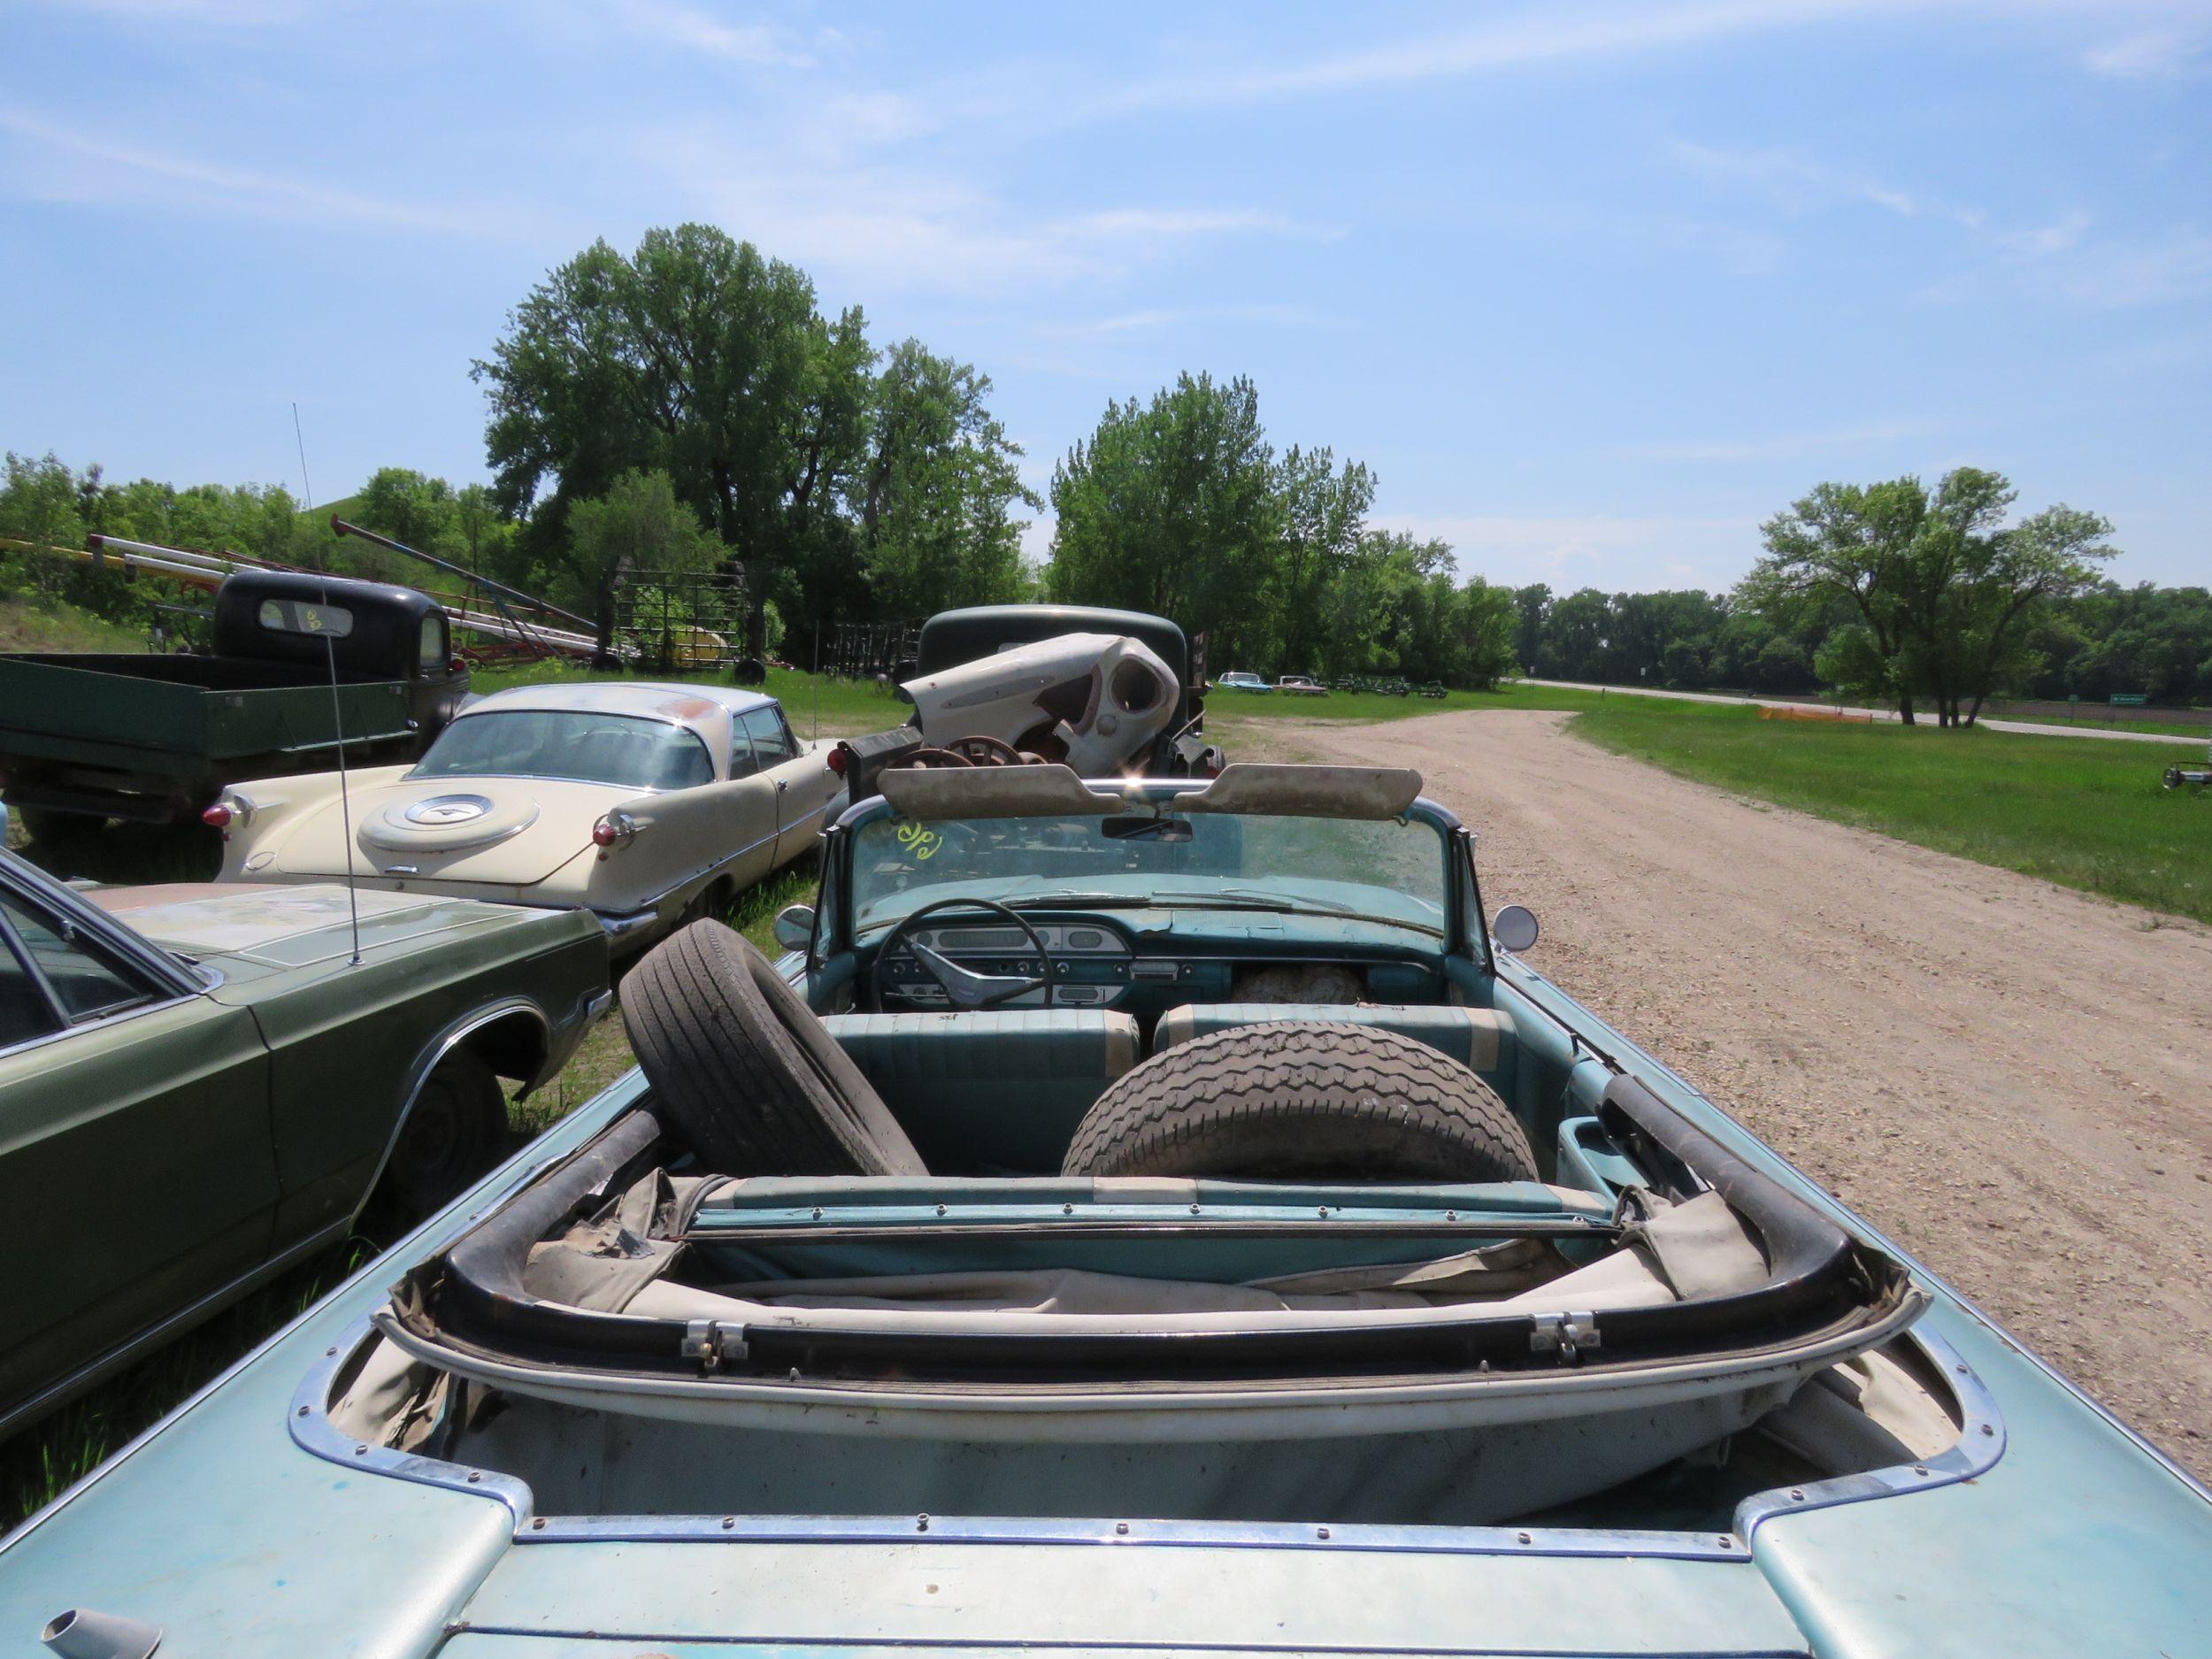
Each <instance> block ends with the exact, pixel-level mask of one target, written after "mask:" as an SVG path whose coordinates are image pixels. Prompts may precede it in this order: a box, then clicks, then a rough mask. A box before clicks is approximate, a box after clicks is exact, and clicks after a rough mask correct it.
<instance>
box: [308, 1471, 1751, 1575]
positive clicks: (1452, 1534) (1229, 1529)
mask: <svg viewBox="0 0 2212 1659" xmlns="http://www.w3.org/2000/svg"><path fill="white" fill-rule="evenodd" d="M346 1461H348V1462H349V1463H357V1462H359V1461H360V1460H359V1459H356V1458H348V1459H347V1460H346ZM448 1467H450V1465H448ZM487 1479H489V1477H487ZM471 1489H472V1490H480V1489H481V1486H480V1485H479V1486H477V1487H473V1488H471ZM709 1539H716V1540H722V1539H726V1540H731V1541H733V1542H737V1543H749V1544H764V1543H797V1544H1107V1545H1115V1546H1142V1545H1152V1546H1155V1547H1165V1548H1180V1549H1337V1550H1344V1549H1349V1550H1358V1551H1363V1552H1370V1553H1373V1552H1391V1553H1411V1554H1425V1555H1568V1556H1592V1555H1601V1556H1607V1557H1610V1558H1613V1559H1618V1558H1620V1557H1623V1556H1641V1557H1644V1558H1646V1559H1651V1560H1664V1561H1748V1560H1750V1559H1751V1552H1750V1551H1749V1550H1747V1549H1746V1548H1744V1547H1743V1545H1742V1544H1741V1543H1740V1542H1739V1541H1738V1540H1737V1539H1736V1538H1735V1536H1734V1535H1733V1534H1731V1533H1723V1532H1614V1531H1608V1530H1605V1529H1602V1528H1597V1527H1591V1528H1586V1529H1585V1528H1577V1527H1515V1526H1387V1525H1365V1524H1355V1525H1340V1524H1338V1523H1335V1522H1322V1523H1309V1522H1304V1521H1148V1520H1142V1519H1138V1518H1134V1517H1133V1518H1131V1519H1129V1520H1125V1521H1118V1520H1112V1519H1101V1518H1085V1519H1059V1518H1054V1519H1032V1518H1029V1517H1020V1516H1014V1517H996V1516H968V1515H947V1516H938V1515H859V1516H847V1515H827V1516H812V1515H722V1516H713V1515H704V1516H700V1515H690V1516H662V1515H585V1516H546V1517H542V1522H541V1521H539V1520H536V1519H534V1520H532V1521H531V1522H530V1523H529V1525H527V1526H526V1527H525V1528H523V1529H522V1530H520V1531H518V1532H517V1533H516V1535H515V1542H517V1543H518V1544H562V1543H566V1544H577V1543H601V1544H606V1543H672V1542H680V1541H692V1542H697V1541H701V1540H709Z"/></svg>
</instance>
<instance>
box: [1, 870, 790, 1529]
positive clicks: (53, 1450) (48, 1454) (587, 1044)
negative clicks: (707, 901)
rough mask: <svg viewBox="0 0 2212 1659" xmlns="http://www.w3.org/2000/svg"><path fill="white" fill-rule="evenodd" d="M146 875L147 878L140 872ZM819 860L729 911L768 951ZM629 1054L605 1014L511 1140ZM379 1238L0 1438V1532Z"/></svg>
mask: <svg viewBox="0 0 2212 1659" xmlns="http://www.w3.org/2000/svg"><path fill="white" fill-rule="evenodd" d="M142 879H143V878H142ZM814 882H815V865H814V862H813V860H811V859H806V860H803V861H801V862H800V863H798V864H794V865H792V866H791V867H790V868H789V869H787V870H786V871H784V872H782V873H781V874H780V875H778V876H775V877H773V878H772V879H769V880H767V881H764V882H762V883H761V884H760V885H759V886H758V887H754V888H753V889H752V890H751V891H749V892H748V893H745V894H742V895H740V896H739V898H738V901H737V902H736V903H735V904H734V905H733V906H732V907H731V909H730V910H729V912H728V913H727V914H726V916H725V917H724V918H723V919H724V920H726V921H727V922H728V923H729V925H730V926H733V927H734V928H736V929H737V930H738V931H739V932H740V933H743V934H744V935H745V937H746V938H748V939H749V940H751V941H753V943H754V944H756V945H757V946H759V947H760V948H761V949H763V950H764V951H766V952H767V953H768V954H769V955H770V956H780V955H781V954H782V948H781V947H780V946H779V945H777V944H776V943H775V942H774V941H773V940H772V938H771V937H770V933H769V928H770V926H771V925H772V923H773V922H774V920H775V918H776V912H777V911H778V910H781V909H783V907H784V906H785V905H787V904H791V903H795V902H798V901H800V900H810V899H811V898H812V897H813V895H814ZM633 1064H635V1062H634V1060H633V1059H632V1058H631V1056H630V1045H629V1041H628V1039H627V1038H626V1037H625V1035H624V1034H623V1030H622V1016H621V1014H620V1012H619V1011H615V1012H611V1013H610V1014H609V1015H608V1016H607V1018H604V1019H603V1020H601V1021H600V1022H599V1024H598V1025H597V1026H595V1028H594V1029H593V1030H592V1032H591V1033H590V1034H589V1035H588V1036H587V1037H586V1038H585V1039H584V1041H583V1043H582V1045H581V1046H580V1048H578V1049H577V1051H576V1055H575V1057H574V1058H573V1059H572V1060H571V1061H570V1062H569V1063H568V1064H567V1066H566V1067H565V1068H564V1069H563V1070H562V1071H561V1073H560V1075H559V1076H558V1077H557V1078H556V1079H554V1080H553V1081H552V1082H550V1083H549V1084H547V1085H546V1086H545V1087H543V1088H542V1089H541V1090H539V1091H538V1092H537V1093H536V1094H534V1095H532V1096H531V1097H530V1099H528V1100H526V1101H519V1102H514V1103H513V1104H512V1105H511V1107H510V1108H509V1114H508V1115H509V1121H510V1122H511V1125H513V1127H514V1130H515V1138H516V1144H517V1145H518V1146H519V1145H521V1144H522V1143H523V1142H524V1141H527V1140H529V1139H530V1138H532V1137H534V1136H535V1135H539V1134H541V1133H544V1132H545V1131H546V1130H547V1129H549V1128H550V1127H552V1125H555V1124H557V1123H558V1122H559V1121H560V1120H561V1119H562V1118H565V1117H566V1116H567V1115H568V1114H569V1113H570V1112H571V1111H572V1110H575V1109H576V1108H577V1107H578V1106H580V1105H582V1104H583V1103H584V1102H586V1101H588V1100H589V1099H590V1098H591V1097H592V1096H593V1095H595V1094H598V1093H599V1092H600V1091H601V1090H602V1089H603V1088H605V1087H607V1085H608V1084H610V1083H611V1082H613V1081H614V1080H615V1079H617V1078H619V1077H620V1076H622V1074H623V1073H624V1072H626V1071H628V1070H629V1069H630V1067H631V1066H632V1065H633ZM375 1254H376V1247H375V1245H374V1244H373V1243H372V1242H371V1241H370V1240H365V1239H359V1238H356V1239H349V1240H346V1241H345V1242H344V1243H343V1244H341V1245H335V1246H334V1247H332V1248H330V1249H328V1250H326V1251H323V1252H321V1253H319V1255H317V1256H314V1257H313V1258H312V1259H311V1260H310V1261H308V1262H306V1263H303V1264H302V1265H300V1266H299V1267H297V1268H295V1269H293V1270H292V1271H290V1272H288V1273H286V1274H285V1275H284V1276H283V1277H282V1278H280V1279H276V1280H274V1281H273V1282H272V1283H271V1284H269V1285H268V1286H265V1287H264V1288H263V1289H261V1290H259V1291H257V1292H256V1293H255V1294H253V1295H251V1296H250V1297H248V1298H246V1299H245V1300H244V1301H243V1302H239V1303H237V1304H236V1305H234V1306H233V1307H231V1308H227V1309H226V1310H224V1311H223V1312H221V1313H219V1314H218V1315H216V1316H215V1317H213V1318H212V1319H211V1320H209V1321H208V1322H207V1323H206V1324H205V1325H201V1326H199V1327H198V1328H197V1329H196V1330H194V1331H192V1332H191V1333H188V1334H187V1335H186V1336H183V1337H181V1338H180V1339H179V1340H176V1341H175V1342H173V1343H171V1344H170V1345H169V1346H167V1347H166V1348H162V1349H161V1350H160V1351H159V1352H157V1353H155V1354H152V1355H150V1356H147V1357H146V1358H145V1359H142V1360H141V1361H140V1362H139V1363H137V1364H135V1365H134V1366H132V1367H131V1368H130V1369H129V1370H127V1371H123V1372H121V1373H120V1374H119V1375H118V1376H116V1377H114V1378H113V1379H110V1380H109V1381H107V1382H104V1383H102V1384H101V1385H100V1386H98V1387H96V1388H93V1389H89V1390H88V1391H87V1392H86V1393H84V1394H81V1395H79V1396H78V1397H77V1398H76V1399H75V1400H73V1401H72V1402H70V1403H69V1404H68V1405H66V1406H65V1407H63V1408H62V1409H61V1410H59V1411H58V1412H56V1413H55V1414H54V1415H53V1416H52V1417H47V1418H45V1419H43V1420H42V1421H41V1422H39V1423H36V1424H34V1425H32V1426H31V1427H30V1428H28V1429H27V1430H25V1431H24V1432H21V1433H19V1434H18V1435H15V1436H14V1437H13V1438H12V1439H10V1440H0V1532H5V1531H6V1530H7V1529H8V1528H10V1527H12V1526H13V1525H15V1524H16V1523H17V1522H19V1521H20V1520H21V1519H23V1518H24V1517H26V1516H27V1515H29V1514H31V1513H32V1512H33V1511H35V1510H36V1509H40V1508H42V1507H43V1506H44V1505H45V1504H47V1503H49V1502H51V1501H52V1500H53V1499H55V1498H56V1497H58V1496H59V1495H60V1494H62V1492H64V1491H65V1490H66V1489H67V1488H68V1487H69V1486H71V1485H72V1484H73V1482H75V1481H77V1480H79V1479H81V1478H82V1477H84V1476H85V1475H87V1474H88V1473H90V1472H91V1471H93V1470H94V1469H96V1468H97V1467H98V1466H99V1465H100V1463H103V1462H104V1460H106V1459H107V1458H109V1457H111V1456H112V1455H114V1454H115V1453H117V1452H118V1451H120V1450H121V1449H122V1448H124V1447H125V1446H127V1444H129V1443H130V1441H131V1440H133V1439H134V1438H135V1437H136V1436H137V1435H139V1434H140V1433H142V1432H143V1431H144V1430H146V1429H147V1428H149V1427H150V1426H151V1425H154V1424H155V1423H157V1422H159V1421H160V1420H161V1418H162V1417H164V1416H165V1415H166V1414H167V1413H169V1412H170V1411H172V1410H173V1409H176V1407H178V1406H179V1405H180V1404H182V1403H183V1402H184V1401H185V1400H186V1399H187V1398H188V1397H189V1396H190V1395H191V1394H194V1393H195V1392H196V1391H197V1390H198V1389H199V1388H200V1387H201V1386H204V1384H205V1383H207V1382H208V1381H209V1380H210V1379H212V1378H213V1377H215V1376H216V1375H218V1374H219V1372H221V1371H223V1370H224V1369H225V1368H226V1367H227V1366H228V1365H230V1364H231V1363H234V1361H236V1360H237V1359H238V1358H239V1357H240V1356H242V1355H244V1354H245V1353H246V1352H247V1351H248V1350H250V1348H253V1347H254V1346H255V1345H256V1344H257V1343H258V1342H260V1341H261V1340H263V1339H264V1338H265V1337H267V1336H268V1335H269V1334H270V1333H272V1332H273V1331H275V1330H277V1329H278V1328H280V1326H282V1325H285V1324H286V1323H287V1322H288V1321H289V1320H291V1319H292V1318H293V1317H296V1315H298V1314H299V1313H300V1312H301V1311H302V1310H304V1309H306V1308H307V1307H309V1306H310V1305H311V1304H312V1303H313V1302H316V1301H317V1300H319V1298H320V1297H321V1296H322V1295H323V1294H325V1293H326V1292H327V1291H329V1290H330V1289H331V1288H332V1287H333V1286H335V1285H336V1284H338V1283H339V1281H340V1280H342V1279H345V1278H346V1277H347V1276H348V1275H349V1274H350V1273H352V1272H353V1271H355V1270H356V1269H357V1268H358V1267H360V1266H361V1265H363V1264H364V1263H367V1262H369V1261H371V1260H372V1259H373V1257H374V1256H375Z"/></svg>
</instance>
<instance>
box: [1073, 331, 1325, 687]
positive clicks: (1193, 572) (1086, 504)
mask: <svg viewBox="0 0 2212 1659" xmlns="http://www.w3.org/2000/svg"><path fill="white" fill-rule="evenodd" d="M1276 481H1277V480H1276V470H1275V455H1274V451H1273V449H1271V447H1270V446H1269V444H1268V442H1267V434H1266V433H1265V431H1264V429H1263V427H1262V426H1261V425H1260V413H1259V394H1258V392H1257V391H1256V390H1255V389H1254V388H1253V385H1252V382H1251V381H1250V380H1246V379H1244V378H1243V377H1241V376H1240V377H1238V378H1237V379H1235V380H1230V381H1227V382H1225V383H1217V382H1216V381H1215V380H1214V379H1213V378H1212V377H1211V376H1210V375H1207V374H1200V375H1198V376H1196V377H1193V376H1191V375H1189V374H1184V375H1181V376H1179V377H1178V379H1177V380H1176V382H1175V384H1174V385H1173V386H1172V387H1170V388H1166V389H1164V390H1163V391H1161V392H1158V393H1156V395H1155V396H1153V399H1152V401H1151V403H1149V404H1141V403H1138V402H1137V401H1136V399H1134V398H1131V399H1130V400H1129V401H1128V402H1127V403H1110V404H1108V405H1107V409H1106V413H1105V415H1104V417H1103V418H1102V419H1101V420H1100V421H1099V423H1098V429H1097V431H1096V432H1094V434H1092V435H1091V436H1090V437H1089V438H1088V439H1087V440H1086V441H1084V442H1079V443H1077V444H1076V445H1075V447H1074V448H1073V449H1070V450H1069V451H1068V453H1067V455H1066V457H1064V459H1063V460H1061V462H1060V463H1059V464H1058V465H1056V467H1055V468H1054V469H1053V474H1052V506H1053V511H1055V513H1056V514H1057V515H1058V518H1059V524H1058V528H1057V530H1056V534H1055V535H1054V537H1053V546H1052V562H1051V565H1050V567H1049V568H1048V572H1047V575H1046V581H1047V585H1048V591H1049V592H1050V594H1051V595H1052V596H1053V597H1054V598H1055V599H1059V600H1064V601H1070V602H1073V603H1087V604H1125V605H1134V606H1136V607H1138V608H1140V609H1141V610H1146V611H1155V612H1156V613H1158V614H1160V615H1163V616H1169V617H1173V618H1176V620H1178V621H1179V622H1180V623H1181V624H1182V625H1183V626H1185V627H1186V628H1187V629H1189V630H1191V631H1192V632H1194V633H1205V634H1210V636H1211V638H1212V652H1213V660H1214V661H1215V662H1217V663H1219V664H1227V663H1229V662H1231V661H1233V659H1234V657H1235V655H1236V653H1237V651H1238V650H1239V649H1255V648H1256V646H1257V645H1258V644H1259V643H1260V642H1261V641H1263V638H1264V636H1265V633H1266V626H1267V624H1266V619H1265V618H1264V616H1263V615H1262V614H1259V613H1258V607H1257V606H1256V604H1255V603H1254V597H1255V595H1257V594H1258V593H1259V592H1260V590H1261V588H1262V585H1263V582H1264V580H1265V579H1266V577H1267V574H1268V572H1269V569H1270V565H1271V554H1272V552H1273V549H1275V547H1276V545H1277V543H1278V541H1279V536H1280V534H1281V530H1280V526H1281V508H1280V503H1279V499H1278V495H1277V490H1276Z"/></svg>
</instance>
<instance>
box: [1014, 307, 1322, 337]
mask: <svg viewBox="0 0 2212 1659" xmlns="http://www.w3.org/2000/svg"><path fill="white" fill-rule="evenodd" d="M1206 323H1263V324H1270V325H1276V326H1282V327H1286V328H1338V327H1342V326H1344V322H1343V319H1341V318H1336V317H1331V316H1328V315H1326V314H1325V313H1324V312H1321V311H1316V310H1314V309H1313V308H1312V307H1311V306H1308V305H1164V306H1158V307H1156V308H1154V309H1153V310H1150V311H1118V312H1115V313H1113V314H1112V315H1110V316H1105V317H1083V318H1070V319H1051V320H1048V321H1045V322H1041V323H1038V324H1037V325H1036V326H1035V332H1037V333H1038V334H1047V335H1054V336H1064V337H1071V338H1092V339H1105V338H1110V337H1112V336H1114V335H1118V334H1154V333H1157V332H1160V331H1162V330H1165V329H1171V328H1186V327H1189V326H1193V325H1195V324H1206Z"/></svg>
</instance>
